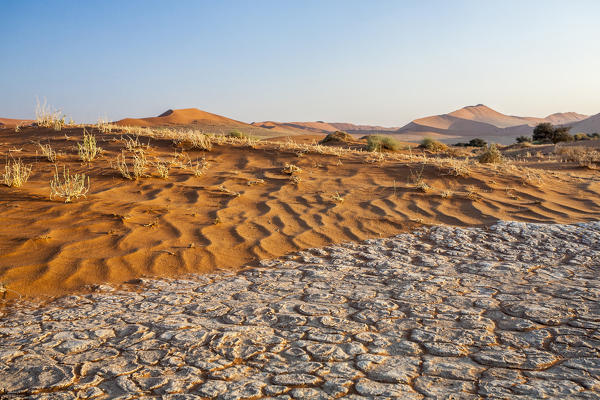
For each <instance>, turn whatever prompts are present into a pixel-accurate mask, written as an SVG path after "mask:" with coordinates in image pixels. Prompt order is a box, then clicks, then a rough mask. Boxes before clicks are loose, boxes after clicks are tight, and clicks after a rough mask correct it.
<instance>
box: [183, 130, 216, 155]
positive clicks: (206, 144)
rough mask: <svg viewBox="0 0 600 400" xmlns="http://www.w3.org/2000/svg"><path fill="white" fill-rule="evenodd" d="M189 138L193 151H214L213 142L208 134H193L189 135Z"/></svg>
mask: <svg viewBox="0 0 600 400" xmlns="http://www.w3.org/2000/svg"><path fill="white" fill-rule="evenodd" d="M188 138H189V141H190V145H191V147H192V149H195V150H204V151H211V150H212V142H211V140H210V136H208V135H207V134H204V133H195V132H193V133H190V134H189V136H188Z"/></svg>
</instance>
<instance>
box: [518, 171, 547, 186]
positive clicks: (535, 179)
mask: <svg viewBox="0 0 600 400" xmlns="http://www.w3.org/2000/svg"><path fill="white" fill-rule="evenodd" d="M523 172H524V173H525V175H524V176H522V180H523V183H524V184H525V183H528V184H530V185H532V186H541V185H542V183H544V178H543V177H542V174H540V173H539V172H535V171H532V170H531V169H529V168H525V169H524V171H523Z"/></svg>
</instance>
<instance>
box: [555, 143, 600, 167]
mask: <svg viewBox="0 0 600 400" xmlns="http://www.w3.org/2000/svg"><path fill="white" fill-rule="evenodd" d="M554 153H555V154H556V155H558V156H560V157H561V160H563V161H572V162H576V163H577V164H578V165H579V166H580V167H586V168H592V167H593V164H594V163H600V152H599V151H598V150H596V149H593V148H589V147H583V146H556V147H555V149H554Z"/></svg>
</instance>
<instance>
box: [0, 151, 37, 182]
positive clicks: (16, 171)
mask: <svg viewBox="0 0 600 400" xmlns="http://www.w3.org/2000/svg"><path fill="white" fill-rule="evenodd" d="M32 168H33V166H32V165H27V164H25V163H23V161H21V159H20V158H19V159H17V160H14V159H12V160H7V162H6V165H5V166H4V174H2V181H3V182H4V184H5V185H6V186H9V187H17V188H18V187H21V186H23V185H24V184H25V183H26V182H27V181H28V180H29V176H30V175H31V170H32Z"/></svg>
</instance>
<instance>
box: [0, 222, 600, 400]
mask: <svg viewBox="0 0 600 400" xmlns="http://www.w3.org/2000/svg"><path fill="white" fill-rule="evenodd" d="M599 243H600V223H584V224H578V225H541V224H526V223H515V222H501V223H498V224H496V225H494V226H492V227H491V228H488V229H475V228H473V229H464V228H453V227H447V226H440V227H433V228H429V229H425V230H422V231H417V232H415V233H412V234H402V235H398V236H396V237H393V238H388V239H377V240H368V241H364V242H361V243H351V244H344V245H339V246H330V247H326V248H322V249H311V250H309V251H303V252H299V253H296V254H294V255H291V256H288V257H286V258H284V259H278V260H269V261H263V262H262V266H261V267H258V268H252V269H246V270H243V271H241V272H238V273H235V274H234V273H231V274H214V275H205V276H196V277H194V278H190V279H178V280H147V281H142V282H141V285H142V286H141V287H137V289H138V290H132V291H126V290H114V289H112V288H111V287H108V286H107V287H104V290H103V291H100V292H97V293H92V294H88V295H84V296H67V297H63V298H60V299H58V300H56V301H54V302H52V303H50V304H45V305H41V306H36V305H34V304H31V303H17V304H14V305H13V306H12V308H11V309H9V310H5V311H4V312H5V313H4V315H2V316H0V398H52V399H62V398H64V399H70V398H118V397H122V398H134V397H140V396H141V397H145V398H172V399H184V398H190V399H192V398H219V399H244V398H247V399H254V398H277V399H290V398H294V399H296V398H298V399H300V398H302V399H328V398H338V397H345V398H350V399H352V398H353V399H359V398H406V399H410V398H415V399H416V398H423V397H430V398H447V397H448V396H449V395H454V397H453V398H467V399H470V398H487V397H496V398H544V397H549V398H586V399H592V398H599V396H600V379H599V376H600V355H599V354H598V353H599V349H600V244H599ZM139 289H142V290H139Z"/></svg>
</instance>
